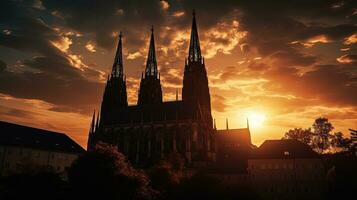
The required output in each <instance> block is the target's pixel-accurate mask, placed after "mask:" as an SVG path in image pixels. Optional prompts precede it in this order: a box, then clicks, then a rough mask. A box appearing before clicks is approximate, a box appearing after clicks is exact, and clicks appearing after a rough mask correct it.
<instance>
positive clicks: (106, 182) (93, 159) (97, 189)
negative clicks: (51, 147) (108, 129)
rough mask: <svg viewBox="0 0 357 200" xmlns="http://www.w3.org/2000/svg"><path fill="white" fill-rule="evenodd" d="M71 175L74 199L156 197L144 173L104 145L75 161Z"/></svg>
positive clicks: (98, 145)
mask: <svg viewBox="0 0 357 200" xmlns="http://www.w3.org/2000/svg"><path fill="white" fill-rule="evenodd" d="M68 175H69V182H70V185H71V186H72V192H73V194H74V196H75V197H78V198H81V199H83V198H90V199H91V198H93V197H98V198H100V199H149V198H151V195H153V194H154V192H153V190H151V188H150V187H149V179H148V177H147V176H146V175H145V173H144V172H142V171H139V170H136V169H134V168H133V167H132V166H131V165H130V163H129V162H128V161H127V159H126V157H125V156H124V155H123V154H122V153H120V152H118V150H117V148H116V147H115V146H110V145H108V144H104V143H98V144H97V145H96V147H95V148H94V151H91V152H87V153H86V154H84V155H83V156H81V157H79V158H78V159H77V160H76V161H74V163H73V164H72V166H71V168H70V169H69V172H68Z"/></svg>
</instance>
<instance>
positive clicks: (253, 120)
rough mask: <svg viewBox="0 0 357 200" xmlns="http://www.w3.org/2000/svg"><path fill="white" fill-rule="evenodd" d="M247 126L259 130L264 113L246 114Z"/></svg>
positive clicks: (263, 120) (263, 119)
mask: <svg viewBox="0 0 357 200" xmlns="http://www.w3.org/2000/svg"><path fill="white" fill-rule="evenodd" d="M248 120H249V126H251V127H253V128H260V127H262V126H263V125H264V122H265V120H266V116H265V114H264V113H258V112H250V113H248Z"/></svg>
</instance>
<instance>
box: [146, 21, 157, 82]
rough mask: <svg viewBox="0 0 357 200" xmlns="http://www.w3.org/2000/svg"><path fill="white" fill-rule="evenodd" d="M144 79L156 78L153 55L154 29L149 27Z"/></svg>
mask: <svg viewBox="0 0 357 200" xmlns="http://www.w3.org/2000/svg"><path fill="white" fill-rule="evenodd" d="M145 77H157V61H156V53H155V40H154V27H151V38H150V46H149V53H148V58H147V61H146V68H145Z"/></svg>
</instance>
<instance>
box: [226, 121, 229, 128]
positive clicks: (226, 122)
mask: <svg viewBox="0 0 357 200" xmlns="http://www.w3.org/2000/svg"><path fill="white" fill-rule="evenodd" d="M226 129H227V130H229V127H228V118H226Z"/></svg>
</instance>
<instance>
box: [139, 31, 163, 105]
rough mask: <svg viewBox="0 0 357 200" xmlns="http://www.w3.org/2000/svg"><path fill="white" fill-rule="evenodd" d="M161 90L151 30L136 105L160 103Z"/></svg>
mask: <svg viewBox="0 0 357 200" xmlns="http://www.w3.org/2000/svg"><path fill="white" fill-rule="evenodd" d="M161 102H162V90H161V84H160V74H159V73H158V70H157V61H156V53H155V40H154V28H151V38H150V46H149V53H148V58H147V61H146V68H145V73H144V74H142V76H141V82H140V89H139V98H138V105H144V104H152V103H161Z"/></svg>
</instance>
